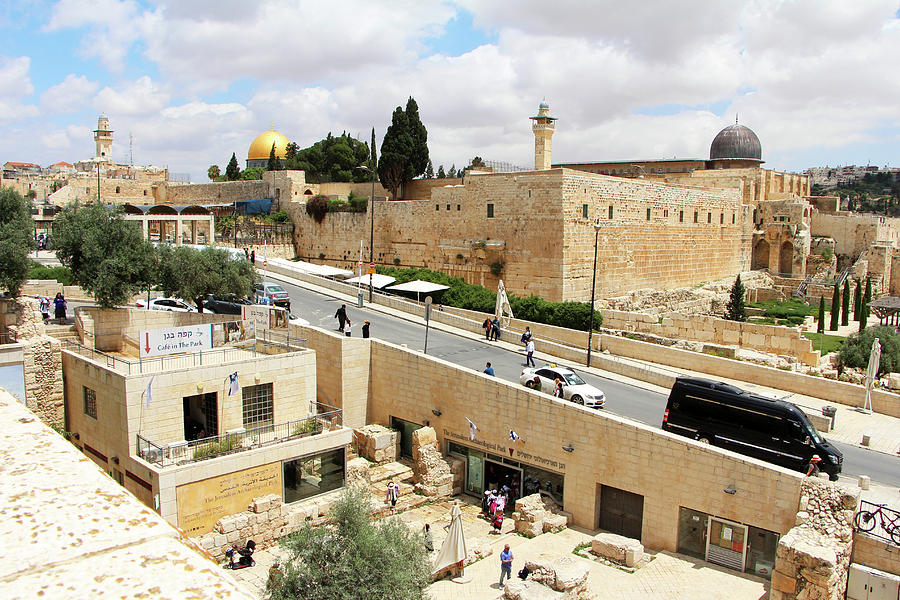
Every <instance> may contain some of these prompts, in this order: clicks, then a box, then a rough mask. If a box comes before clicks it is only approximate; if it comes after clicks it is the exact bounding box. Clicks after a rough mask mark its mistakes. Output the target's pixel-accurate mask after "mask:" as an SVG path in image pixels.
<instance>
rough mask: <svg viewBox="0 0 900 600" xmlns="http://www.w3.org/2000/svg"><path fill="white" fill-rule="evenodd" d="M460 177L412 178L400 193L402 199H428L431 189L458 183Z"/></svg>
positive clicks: (459, 182) (460, 181)
mask: <svg viewBox="0 0 900 600" xmlns="http://www.w3.org/2000/svg"><path fill="white" fill-rule="evenodd" d="M461 183H462V179H461V178H459V177H454V178H452V179H451V178H449V177H448V178H445V179H414V180H412V181H410V182H408V183H407V184H406V185H404V186H403V190H402V193H401V194H400V197H401V199H403V200H430V199H431V190H433V189H434V188H441V187H445V186H448V185H460V184H461Z"/></svg>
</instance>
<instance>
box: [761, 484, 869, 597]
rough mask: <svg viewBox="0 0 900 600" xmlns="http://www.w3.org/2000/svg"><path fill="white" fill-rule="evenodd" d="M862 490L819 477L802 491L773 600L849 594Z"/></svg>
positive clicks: (783, 545) (780, 551) (782, 544)
mask: <svg viewBox="0 0 900 600" xmlns="http://www.w3.org/2000/svg"><path fill="white" fill-rule="evenodd" d="M859 494H860V490H859V488H849V487H848V488H844V487H841V486H840V485H838V484H835V483H831V482H829V481H826V480H823V479H819V478H807V479H805V480H804V481H803V484H802V486H801V496H800V510H799V512H798V513H797V519H796V525H795V526H794V527H793V528H791V530H790V531H788V532H787V534H785V535H784V536H782V538H781V539H780V540H779V541H778V548H777V550H776V552H775V570H774V571H773V572H772V589H771V590H770V591H769V598H770V599H771V600H797V599H799V600H807V599H809V600H812V599H815V600H840V599H842V598H843V597H844V592H845V590H846V589H847V574H848V572H849V569H850V555H851V549H852V546H853V515H854V513H855V511H856V507H857V506H858V504H859Z"/></svg>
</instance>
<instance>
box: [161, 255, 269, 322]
mask: <svg viewBox="0 0 900 600" xmlns="http://www.w3.org/2000/svg"><path fill="white" fill-rule="evenodd" d="M157 250H158V255H159V282H158V283H159V286H160V287H161V288H162V290H163V293H165V294H166V295H167V296H180V297H182V298H186V299H190V300H191V301H192V302H194V304H195V305H196V306H197V309H198V310H200V311H201V312H202V311H203V305H202V303H203V300H204V299H205V298H206V295H207V294H215V295H217V296H224V295H228V294H235V295H237V296H238V297H239V298H243V297H244V296H247V295H249V294H250V292H251V290H252V289H253V284H254V283H255V282H256V279H257V275H256V270H255V269H254V268H253V265H252V264H251V263H250V261H247V260H245V259H243V258H238V257H234V256H232V255H231V254H229V253H228V252H227V251H225V250H221V249H219V248H203V249H202V250H197V249H196V248H189V247H187V246H175V247H172V246H168V245H166V246H160V247H159V248H158V249H157Z"/></svg>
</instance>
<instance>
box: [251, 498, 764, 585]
mask: <svg viewBox="0 0 900 600" xmlns="http://www.w3.org/2000/svg"><path fill="white" fill-rule="evenodd" d="M460 500H461V504H460V508H461V509H462V513H463V518H462V521H463V531H464V532H465V537H466V545H467V547H469V548H472V547H473V546H475V545H479V546H480V545H481V544H482V543H484V542H489V543H490V546H491V548H492V549H493V554H491V555H490V556H488V557H487V558H484V559H482V560H480V561H478V562H476V563H474V564H472V565H469V566H468V567H466V570H465V579H469V580H470V581H468V582H466V583H457V582H455V581H452V580H450V579H441V580H440V581H436V582H434V583H433V584H431V585H430V586H429V587H428V589H427V591H428V595H429V596H430V597H431V598H433V599H434V600H488V599H491V600H493V599H497V598H501V597H502V596H503V591H502V590H501V589H500V588H499V586H498V580H499V578H500V552H501V551H502V550H503V545H504V544H509V546H510V549H511V550H512V552H513V555H514V557H515V558H514V560H513V575H514V576H515V573H517V572H518V571H519V569H521V568H522V567H523V566H524V565H525V561H526V560H535V559H538V558H539V557H548V558H554V559H555V558H559V557H562V556H572V557H573V558H575V559H576V560H578V561H580V562H582V563H583V564H586V565H588V567H589V569H590V574H589V575H588V591H589V593H590V594H591V597H592V598H595V599H596V600H614V599H617V600H618V599H623V598H645V599H649V600H655V599H658V600H682V599H683V600H692V599H693V598H709V599H713V600H718V599H721V600H758V599H759V598H762V597H765V595H766V594H767V593H768V589H769V582H768V581H766V580H764V579H762V578H759V577H755V576H752V575H748V574H743V573H738V572H737V571H732V570H730V569H726V568H724V567H718V566H716V565H713V564H711V563H707V562H705V561H702V560H698V559H693V558H690V557H687V556H684V555H680V554H674V553H670V552H665V551H661V552H652V551H651V552H648V554H649V555H651V556H652V557H653V560H652V561H651V562H650V564H648V565H647V566H645V567H643V568H641V569H638V570H637V571H635V572H634V573H629V572H627V571H624V570H620V569H617V568H614V567H610V566H607V565H605V564H602V563H599V562H595V561H591V560H588V559H586V558H583V557H580V556H575V555H574V554H573V551H574V550H575V548H576V547H577V546H578V545H579V544H584V543H589V542H590V540H591V537H592V535H591V534H590V533H588V532H584V531H581V530H578V529H564V530H563V531H561V532H559V533H545V534H543V535H540V536H537V537H535V538H532V539H529V538H526V537H523V536H520V535H517V534H515V533H512V527H513V521H512V519H507V520H506V522H505V523H504V527H503V532H504V533H503V534H502V535H496V536H495V535H490V534H488V533H487V531H488V530H489V529H490V526H489V524H488V523H487V521H484V520H483V519H481V518H479V517H478V513H479V511H480V507H478V506H477V505H475V504H474V502H475V500H473V499H469V498H466V497H460ZM470 501H471V502H472V503H469V502H470ZM450 504H451V501H443V502H438V503H435V504H429V505H425V506H421V507H419V508H415V509H412V510H409V511H406V512H404V513H401V514H399V515H397V516H396V517H394V518H398V519H400V520H402V521H403V522H404V523H406V524H407V525H408V526H409V527H410V528H411V529H412V530H413V531H421V530H422V528H423V527H424V524H425V523H430V524H431V529H432V531H433V532H434V538H435V539H434V547H435V552H433V553H431V556H430V558H431V559H432V560H433V559H434V557H435V556H437V552H438V551H440V548H441V544H442V543H443V542H444V539H445V537H446V533H445V531H444V528H443V524H444V523H446V522H447V521H448V515H449V513H450ZM286 556H287V553H286V552H285V551H284V550H283V549H282V548H280V547H275V548H271V549H267V550H260V551H259V552H257V553H256V554H254V558H255V559H256V566H254V567H252V568H249V569H242V570H240V571H235V572H234V575H235V577H237V578H238V579H239V580H241V582H242V583H244V584H245V585H246V586H247V587H248V588H249V589H250V591H251V592H253V593H254V594H255V595H256V596H257V597H259V598H263V597H264V592H265V583H266V579H267V578H268V571H269V567H270V566H271V565H272V563H273V561H274V560H275V558H276V557H278V558H279V559H280V560H284V558H285V557H286Z"/></svg>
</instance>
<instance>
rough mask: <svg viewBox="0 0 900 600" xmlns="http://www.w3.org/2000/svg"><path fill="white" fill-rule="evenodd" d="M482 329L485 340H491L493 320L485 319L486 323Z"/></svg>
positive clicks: (482, 325)
mask: <svg viewBox="0 0 900 600" xmlns="http://www.w3.org/2000/svg"><path fill="white" fill-rule="evenodd" d="M481 327H482V328H483V329H484V339H486V340H489V339H491V320H490V319H485V320H484V323H482V324H481Z"/></svg>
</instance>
